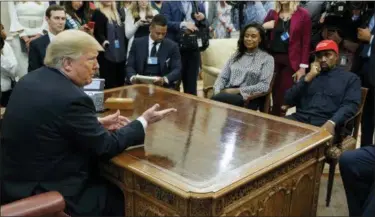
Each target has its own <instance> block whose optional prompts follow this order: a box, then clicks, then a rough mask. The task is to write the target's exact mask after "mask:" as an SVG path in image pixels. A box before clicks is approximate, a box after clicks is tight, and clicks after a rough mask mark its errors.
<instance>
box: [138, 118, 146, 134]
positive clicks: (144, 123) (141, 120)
mask: <svg viewBox="0 0 375 217" xmlns="http://www.w3.org/2000/svg"><path fill="white" fill-rule="evenodd" d="M137 120H138V121H139V122H141V124H142V126H143V130H144V131H145V132H146V128H147V121H146V119H145V118H144V117H142V116H141V117H138V118H137Z"/></svg>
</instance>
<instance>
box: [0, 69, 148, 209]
mask: <svg viewBox="0 0 375 217" xmlns="http://www.w3.org/2000/svg"><path fill="white" fill-rule="evenodd" d="M0 136H1V144H2V162H1V167H2V168H1V187H2V188H1V190H2V191H1V194H2V197H1V198H2V200H3V201H2V203H6V202H11V201H14V200H18V199H21V198H25V197H28V196H31V195H34V194H38V193H42V192H47V191H53V190H55V191H58V192H60V193H61V194H62V195H63V196H64V198H65V201H66V204H67V209H66V210H67V212H68V213H69V214H73V215H87V216H89V215H101V212H102V210H101V209H103V207H104V204H105V200H106V192H107V191H106V188H105V187H104V186H103V185H101V184H98V183H97V182H98V179H97V174H96V171H97V168H96V165H97V162H98V160H109V159H110V158H112V157H113V156H115V155H117V154H119V153H121V152H122V151H123V150H124V149H126V148H127V147H129V146H133V145H138V144H142V143H143V142H144V137H145V133H144V129H143V126H142V124H141V123H140V122H139V121H133V122H131V123H129V124H128V125H127V126H125V127H123V128H121V129H119V130H117V131H114V132H109V131H107V130H106V129H105V128H104V127H103V126H102V125H101V124H100V123H99V122H98V120H97V117H96V113H95V107H94V104H93V102H92V100H91V99H90V98H89V97H88V96H87V95H86V94H85V93H84V92H83V90H82V88H79V87H77V86H76V85H74V84H73V83H72V82H71V81H70V80H69V79H68V78H67V77H65V76H64V75H63V74H61V73H60V72H59V71H57V70H55V69H50V68H46V67H42V68H40V69H37V70H36V71H33V72H32V73H29V74H27V75H26V76H24V77H23V78H22V79H21V80H20V81H19V82H18V84H17V86H16V87H15V88H14V89H13V93H12V98H11V99H10V101H9V104H8V107H7V111H6V113H5V115H4V119H3V124H2V130H1V135H0Z"/></svg>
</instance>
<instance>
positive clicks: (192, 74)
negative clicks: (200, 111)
mask: <svg viewBox="0 0 375 217" xmlns="http://www.w3.org/2000/svg"><path fill="white" fill-rule="evenodd" d="M196 4H197V7H198V11H197V10H196V8H195V6H194V4H193V1H165V2H163V5H162V7H161V12H160V13H161V14H163V15H164V16H165V17H166V18H167V21H168V34H167V37H168V38H170V39H172V40H173V41H175V42H177V43H179V40H180V32H181V31H185V32H186V31H191V32H194V31H198V28H197V25H198V23H199V22H207V21H206V16H205V9H204V3H202V2H196ZM180 53H181V62H182V69H181V76H182V84H183V87H184V92H185V93H189V94H192V95H197V80H198V74H199V66H200V52H199V51H180Z"/></svg>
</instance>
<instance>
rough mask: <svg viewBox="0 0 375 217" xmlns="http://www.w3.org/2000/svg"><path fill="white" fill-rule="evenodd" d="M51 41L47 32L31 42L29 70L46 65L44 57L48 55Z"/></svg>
mask: <svg viewBox="0 0 375 217" xmlns="http://www.w3.org/2000/svg"><path fill="white" fill-rule="evenodd" d="M49 43H50V40H49V36H48V34H45V35H43V36H41V37H40V38H37V39H35V40H33V41H31V42H30V49H29V68H28V70H27V71H28V72H31V71H34V70H36V69H39V68H40V67H42V66H44V57H45V56H46V51H47V47H48V45H49Z"/></svg>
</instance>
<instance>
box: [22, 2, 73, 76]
mask: <svg viewBox="0 0 375 217" xmlns="http://www.w3.org/2000/svg"><path fill="white" fill-rule="evenodd" d="M45 19H46V20H47V23H48V33H47V34H45V35H43V36H42V37H39V38H38V39H35V40H33V41H31V43H30V48H29V67H28V72H31V71H34V70H36V69H39V68H40V67H42V66H43V65H44V64H43V60H44V57H45V56H46V50H47V46H48V44H49V43H50V42H51V41H52V40H53V38H54V37H55V36H56V35H57V34H59V33H60V32H62V31H63V30H64V28H65V20H66V14H65V9H64V7H62V6H60V5H56V4H54V5H51V6H49V7H48V8H47V10H46V17H45Z"/></svg>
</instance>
